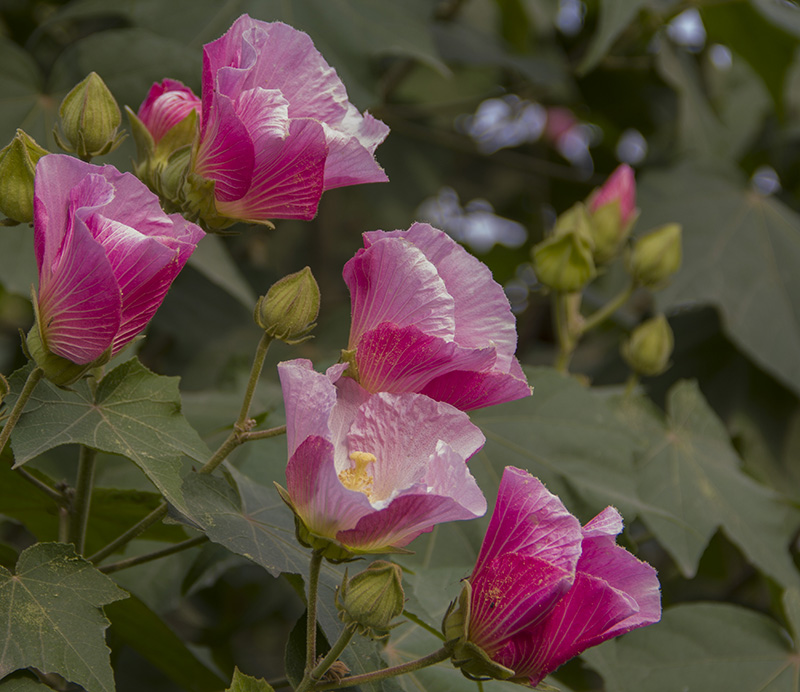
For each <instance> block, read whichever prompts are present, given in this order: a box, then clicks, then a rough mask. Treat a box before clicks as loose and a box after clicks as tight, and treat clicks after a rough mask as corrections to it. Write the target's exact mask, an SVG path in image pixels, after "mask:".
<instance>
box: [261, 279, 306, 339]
mask: <svg viewBox="0 0 800 692" xmlns="http://www.w3.org/2000/svg"><path fill="white" fill-rule="evenodd" d="M319 301H320V295H319V286H318V285H317V281H316V279H315V278H314V275H313V274H312V273H311V269H309V268H308V267H306V268H305V269H301V270H300V271H299V272H296V273H294V274H289V275H288V276H284V277H283V278H282V279H281V280H280V281H278V282H276V283H275V284H273V285H272V287H271V288H270V289H269V291H268V292H267V295H265V296H262V297H261V298H259V299H258V303H257V304H256V311H255V315H254V317H255V321H256V324H257V325H258V326H259V327H261V328H262V329H263V330H264V331H265V332H266V333H267V334H268V335H269V336H271V337H273V338H275V339H280V340H281V341H285V342H286V343H287V344H299V343H301V342H303V341H306V340H307V339H310V338H311V337H310V336H309V332H310V331H311V330H312V329H313V328H314V327H315V326H316V323H315V320H316V319H317V315H318V314H319Z"/></svg>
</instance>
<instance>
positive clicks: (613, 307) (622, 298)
mask: <svg viewBox="0 0 800 692" xmlns="http://www.w3.org/2000/svg"><path fill="white" fill-rule="evenodd" d="M634 288H636V284H635V283H634V282H633V281H631V282H630V283H629V284H628V285H627V286H626V287H625V289H624V290H622V291H620V293H618V294H617V295H616V296H614V298H612V299H611V300H610V301H608V303H606V304H605V305H604V306H603V307H602V308H600V309H599V310H597V311H595V312H593V313H592V314H591V315H589V316H588V317H587V318H586V320H585V321H584V323H583V326H582V327H581V334H585V333H586V332H588V331H589V330H591V329H594V328H595V327H597V326H598V325H600V324H602V323H603V322H605V321H606V320H607V319H608V318H609V317H611V315H613V314H614V313H615V312H616V311H617V310H619V309H620V308H621V307H622V306H623V305H624V304H625V303H626V301H627V300H628V298H630V297H631V294H632V293H633V289H634Z"/></svg>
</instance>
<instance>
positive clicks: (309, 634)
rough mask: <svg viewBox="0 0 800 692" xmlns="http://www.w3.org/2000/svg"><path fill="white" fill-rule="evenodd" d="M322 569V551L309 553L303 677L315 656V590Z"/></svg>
mask: <svg viewBox="0 0 800 692" xmlns="http://www.w3.org/2000/svg"><path fill="white" fill-rule="evenodd" d="M320 569H322V551H321V550H315V551H314V552H313V553H311V565H310V566H309V568H308V603H307V614H308V617H307V619H306V667H305V670H304V678H305V677H308V676H309V675H310V674H311V671H312V670H313V669H314V662H315V661H316V658H317V592H318V590H319V572H320Z"/></svg>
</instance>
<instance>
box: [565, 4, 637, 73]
mask: <svg viewBox="0 0 800 692" xmlns="http://www.w3.org/2000/svg"><path fill="white" fill-rule="evenodd" d="M646 4H647V0H601V2H600V20H599V21H598V23H597V30H596V31H595V33H594V36H592V41H591V43H590V44H589V48H588V49H587V51H586V54H585V55H584V56H583V60H581V63H580V65H579V66H578V74H586V73H587V72H590V71H591V70H593V69H594V68H595V67H597V64H598V63H599V62H600V61H601V60H602V59H603V58H604V57H605V55H606V53H608V51H609V50H610V48H611V46H612V44H613V43H614V41H615V40H616V39H617V37H618V36H619V35H620V34H621V33H622V32H623V31H625V29H626V28H627V27H628V25H629V24H630V23H631V22H632V21H633V19H634V18H635V17H636V15H637V14H639V11H640V10H641V9H642V8H643V7H644V6H645V5H646Z"/></svg>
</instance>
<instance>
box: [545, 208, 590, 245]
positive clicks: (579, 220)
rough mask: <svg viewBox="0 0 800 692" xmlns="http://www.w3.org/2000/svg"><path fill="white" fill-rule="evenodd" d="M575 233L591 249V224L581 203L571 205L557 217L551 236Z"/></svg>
mask: <svg viewBox="0 0 800 692" xmlns="http://www.w3.org/2000/svg"><path fill="white" fill-rule="evenodd" d="M572 232H574V233H577V234H578V236H580V237H581V238H582V239H583V240H585V241H586V242H587V243H589V246H590V247H591V246H592V244H593V243H594V240H593V238H592V223H591V220H590V218H589V214H588V212H587V211H586V207H585V206H583V204H582V203H581V202H578V203H577V204H573V205H572V206H571V207H570V208H569V209H567V211H565V212H563V213H561V214H559V215H558V218H557V219H556V225H555V228H554V229H553V235H554V236H559V235H566V234H567V233H572Z"/></svg>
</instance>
